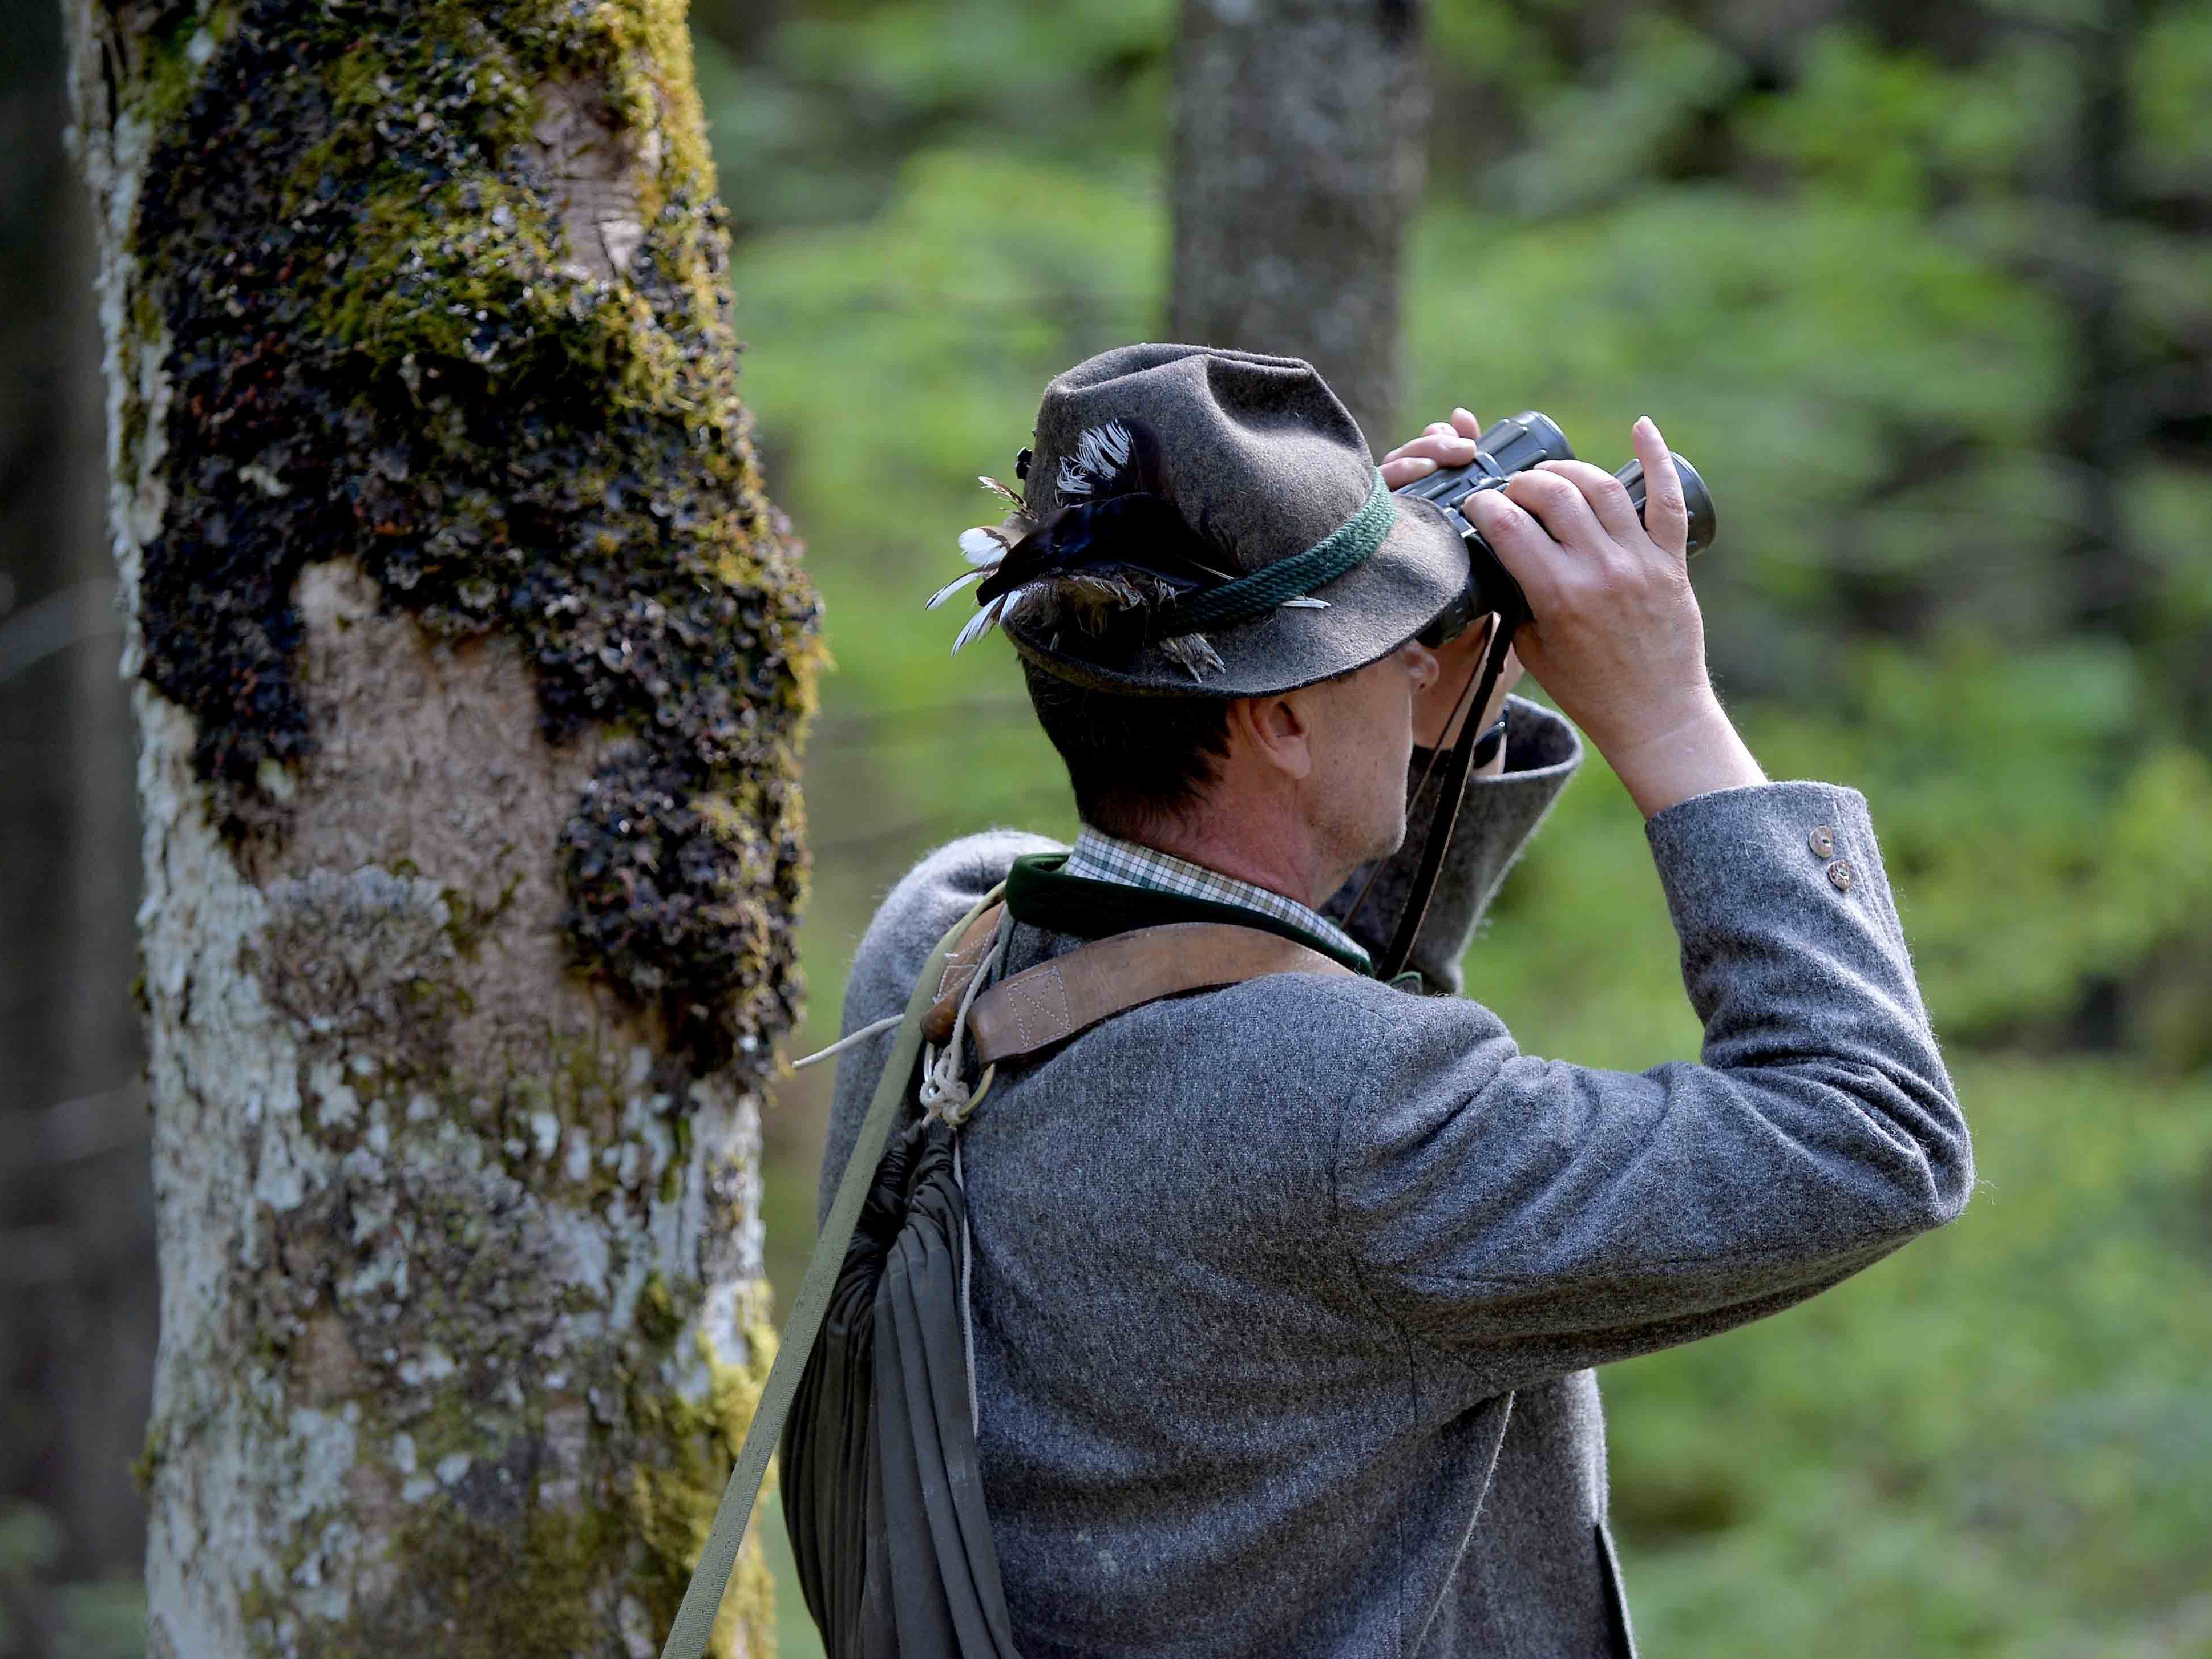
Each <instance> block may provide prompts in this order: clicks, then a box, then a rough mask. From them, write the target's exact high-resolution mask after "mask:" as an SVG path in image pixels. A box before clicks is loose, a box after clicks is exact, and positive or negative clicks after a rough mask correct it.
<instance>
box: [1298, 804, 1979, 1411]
mask: <svg viewBox="0 0 2212 1659" xmlns="http://www.w3.org/2000/svg"><path fill="white" fill-rule="evenodd" d="M1647 833H1648V835H1649V836H1650V843H1651V848H1652V852H1653V855H1654V858H1655V860H1656V863H1657V866H1658V869H1659V874H1660V878H1661V880H1662V883H1663V884H1664V886H1665V889H1666V893H1667V899H1668V907H1669V908H1670V910H1671V912H1672V915H1673V919H1674V927H1675V931H1676V932H1677V933H1678V934H1679V935H1680V940H1681V947H1682V975H1683V981H1684V984H1685V986H1686V988H1687V990H1688V992H1689V995H1690V1000H1691V1002H1692V1006H1694V1007H1695V1009H1696V1011H1697V1013H1698V1015H1699V1018H1700V1019H1702V1020H1703V1021H1704V1022H1705V1044H1704V1051H1703V1063H1702V1064H1699V1065H1690V1064H1687V1063H1675V1064H1669V1065H1663V1066H1655V1067H1654V1068H1653V1069H1651V1070H1650V1071H1648V1072H1644V1073H1619V1072H1604V1071H1595V1070H1591V1069H1589V1068H1585V1067H1583V1066H1571V1065H1567V1064H1565V1063H1562V1062H1559V1061H1555V1060H1540V1059H1538V1058H1536V1057H1535V1056H1534V1055H1531V1054H1522V1053H1521V1052H1519V1050H1518V1049H1517V1048H1516V1047H1515V1045H1514V1043H1513V1042H1512V1039H1511V1038H1510V1036H1508V1035H1507V1034H1506V1031H1505V1030H1504V1027H1503V1025H1501V1024H1499V1023H1498V1019H1497V1018H1496V1017H1495V1016H1494V1015H1492V1014H1491V1013H1489V1012H1487V1011H1486V1010H1485V1009H1482V1008H1480V1007H1479V1006H1476V1005H1474V1004H1472V1003H1468V1002H1463V1001H1458V1000H1450V1001H1445V1000H1432V999H1425V998H1418V997H1400V998H1397V999H1395V1000H1392V1001H1389V1002H1376V1003H1373V1004H1371V1005H1370V1006H1375V1007H1377V1008H1379V1009H1380V1011H1381V1018H1383V1020H1385V1021H1386V1022H1388V1021H1395V1024H1396V1027H1397V1029H1396V1030H1394V1031H1392V1032H1391V1033H1390V1034H1389V1040H1388V1041H1383V1042H1376V1043H1374V1044H1372V1045H1370V1049H1369V1053H1370V1059H1369V1061H1368V1073H1367V1086H1366V1087H1365V1089H1364V1091H1361V1092H1362V1094H1363V1097H1362V1098H1360V1099H1358V1100H1357V1101H1355V1102H1352V1103H1348V1105H1347V1109H1346V1116H1345V1118H1344V1121H1343V1126H1342V1130H1341V1133H1340V1139H1339V1145H1338V1148H1337V1192H1336V1201H1337V1205H1338V1216H1339V1221H1340V1225H1342V1226H1343V1227H1344V1228H1345V1229H1346V1231H1347V1233H1348V1234H1349V1236H1350V1237H1349V1243H1350V1244H1351V1246H1352V1255H1353V1259H1354V1261H1356V1262H1357V1263H1358V1272H1359V1274H1360V1278H1361V1279H1362V1282H1363V1283H1364V1285H1366V1287H1367V1290H1368V1292H1369V1294H1370V1295H1372V1296H1374V1297H1376V1298H1377V1299H1379V1300H1380V1301H1381V1302H1382V1303H1383V1304H1384V1307H1385V1310H1387V1311H1388V1312H1389V1315H1390V1316H1392V1317H1393V1318H1394V1319H1395V1321H1397V1322H1399V1323H1400V1324H1401V1326H1402V1327H1403V1328H1406V1329H1407V1331H1409V1332H1410V1333H1412V1334H1414V1335H1415V1336H1417V1337H1419V1338H1420V1339H1422V1340H1425V1341H1426V1342H1428V1343H1430V1344H1432V1345H1434V1346H1438V1347H1442V1348H1444V1349H1447V1350H1449V1351H1450V1352H1454V1353H1455V1354H1456V1355H1458V1356H1459V1357H1460V1358H1462V1359H1463V1360H1465V1361H1466V1362H1468V1364H1470V1365H1471V1366H1472V1367H1473V1368H1474V1370H1475V1371H1476V1373H1477V1374H1478V1376H1479V1377H1480V1380H1481V1381H1482V1383H1484V1384H1485V1386H1486V1389H1509V1388H1513V1387H1517V1386H1519V1385H1521V1384H1522V1383H1528V1382H1532V1381H1534V1380H1535V1379H1537V1378H1539V1377H1542V1376H1556V1375H1559V1374H1560V1373H1563V1372H1565V1371H1571V1370H1580V1369H1582V1368H1583V1367H1586V1366H1590V1365H1596V1364H1604V1363H1606V1362H1608V1361H1611V1360H1616V1359H1622V1358H1627V1357H1629V1356H1630V1355H1632V1354H1637V1353H1641V1352H1648V1351H1650V1350H1652V1349H1655V1348H1661V1347H1666V1346H1671V1345H1673V1344H1674V1343H1678V1342H1684V1341H1688V1340H1692V1339H1693V1338H1696V1337H1700V1336H1705V1335H1708V1334H1711V1333H1713V1332H1716V1331H1718V1330H1721V1329H1723V1328H1727V1327H1729V1326H1731V1325H1736V1324H1741V1323H1743V1322H1746V1321H1748V1320H1752V1319H1755V1318H1758V1317H1759V1316H1762V1315H1765V1314H1767V1313H1771V1312H1774V1311H1776V1310H1779V1309H1781V1308H1784V1307H1786V1306H1788V1305H1790V1304H1792V1303H1794V1302H1797V1301H1800V1300H1802V1298H1804V1297H1808V1296H1811V1295H1813V1294H1814V1292H1816V1291H1820V1290H1822V1289H1825V1288H1826V1286H1828V1285H1832V1284H1834V1283H1836V1282H1837V1281H1838V1279H1843V1278H1844V1277H1846V1276H1847V1275H1849V1274H1850V1273H1855V1272H1857V1270H1858V1269H1860V1268H1861V1267H1865V1266H1867V1265H1868V1264H1869V1263H1870V1262H1872V1261H1875V1260H1877V1259H1878V1258H1880V1257H1881V1256H1882V1255H1885V1254H1887V1252H1889V1251H1891V1250H1893V1249H1896V1248H1897V1247H1898V1246H1899V1245H1900V1244H1902V1243H1905V1241H1906V1240H1907V1239H1909V1238H1911V1237H1912V1236H1913V1235H1914V1234H1916V1233H1918V1232H1921V1231H1925V1230H1927V1229H1929V1228H1931V1227H1935V1226H1936V1225H1940V1224H1942V1223H1943V1222H1945V1221H1948V1220H1949V1219H1950V1218H1952V1217H1953V1216H1954V1215H1956V1214H1957V1213H1958V1212H1959V1211H1960V1208H1961V1207H1962V1206H1963V1205H1964V1204H1965V1202H1966V1194H1967V1190H1968V1188H1969V1187H1970V1186H1971V1185H1972V1180H1973V1162H1972V1152H1971V1150H1970V1147H1969V1145H1968V1141H1967V1135H1966V1122H1965V1120H1964V1118H1963V1117H1962V1115H1960V1109H1959V1105H1958V1102H1957V1100H1956V1099H1955V1097H1954V1094H1953V1091H1952V1086H1951V1080H1950V1078H1949V1076H1948V1074H1947V1073H1946V1072H1945V1070H1944V1067H1943V1062H1942V1057H1941V1056H1940V1054H1938V1053H1937V1050H1936V1039H1935V1036H1934V1034H1933V1033H1932V1032H1931V1030H1929V1023H1928V1016H1927V1013H1926V1011H1925V1010H1924V1009H1923V1007H1922V1006H1921V1000H1920V994H1919V991H1918V988H1917V986H1916V984H1915V983H1914V980H1913V974H1912V967H1911V960H1910V958H1909V957H1908V956H1907V955H1906V952H1905V940H1904V937H1903V935H1902V933H1900V931H1899V927H1898V921H1897V914H1896V911H1895V909H1894V908H1893V906H1892V903H1891V900H1890V893H1889V887H1888V884H1887V879H1886V878H1885V877H1884V874H1883V872H1882V867H1881V856H1880V854H1879V852H1878V851H1877V849H1876V848H1875V838H1874V831H1873V829H1872V826H1871V824H1870V823H1869V820H1868V817H1867V811H1866V803H1865V801H1864V800H1863V799H1862V798H1861V797H1860V796H1859V795H1858V794H1857V793H1856V792H1855V791H1851V790H1848V789H1840V788H1833V787H1828V786H1826V785H1822V784H1805V783H1785V784H1765V785H1761V786H1759V787H1753V788H1747V789H1733V790H1724V791H1721V792H1718V793H1713V794H1709V795H1704V796H1699V797H1696V798H1694V799H1690V800H1687V801H1685V802H1683V803H1681V804H1680V805H1676V806H1674V807H1673V808H1670V809H1669V810H1668V811H1665V812H1662V813H1661V814H1659V815H1658V816H1657V817H1655V818H1654V819H1652V820H1651V822H1650V824H1649V825H1648V826H1647ZM1377 1035H1378V1036H1381V1035H1382V1034H1381V1033H1380V1032H1378V1033H1377Z"/></svg>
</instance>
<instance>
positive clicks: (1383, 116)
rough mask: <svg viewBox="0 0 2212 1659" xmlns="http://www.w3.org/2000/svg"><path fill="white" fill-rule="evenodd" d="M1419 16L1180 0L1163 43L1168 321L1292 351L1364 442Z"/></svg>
mask: <svg viewBox="0 0 2212 1659" xmlns="http://www.w3.org/2000/svg"><path fill="white" fill-rule="evenodd" d="M1421 33H1422V31H1421V16H1420V0H1183V6H1182V40H1181V41H1180V43H1179V46H1178V47H1177V52H1176V94H1175V159H1174V166H1173V167H1172V168H1171V173H1172V177H1173V180H1174V183H1173V186H1172V189H1173V197H1174V209H1175V276H1174V291H1173V295H1172V298H1171V301H1170V319H1169V329H1170V332H1171V333H1172V334H1173V335H1174V337H1176V339H1179V340H1188V341H1192V342H1194V343H1201V344H1206V345H1218V346H1231V347H1235V348H1237V349H1241V350H1246V351H1269V352H1277V353H1281V354H1285V355H1287V356H1297V357H1304V358H1305V359H1307V360H1308V361H1309V362H1312V363H1313V364H1314V366H1315V367H1316V368H1319V369H1320V370H1321V372H1322V375H1323V377H1324V378H1325V379H1327V380H1328V383H1329V385H1330V386H1333V387H1334V388H1335V390H1336V392H1337V395H1338V396H1340V397H1341V398H1343V399H1344V400H1345V403H1346V404H1347V405H1348V406H1349V407H1350V409H1351V410H1352V416H1353V418H1354V419H1356V420H1357V421H1358V422H1359V428H1360V430H1361V431H1362V432H1364V433H1365V434H1366V435H1367V438H1368V441H1369V442H1370V444H1375V443H1377V441H1379V440H1383V438H1384V435H1385V434H1386V433H1387V432H1388V431H1389V429H1390V423H1391V422H1392V421H1394V420H1395V418H1396V416H1397V412H1398V410H1397V402H1398V312H1399V283H1400V274H1399V273H1400V266H1401V261H1402V255H1403V251H1404V246H1405V240H1406V230H1407V224H1408V223H1409V222H1410V220H1411V217H1412V215H1413V210H1414V207H1415V205H1416V204H1417V201H1418V198H1419V194H1420V187H1421V175H1422V154H1421V137H1422V133H1423V131H1424V130H1425V125H1426V121H1427V113H1428V91H1427V79H1426V76H1425V74H1424V73H1423V70H1422V65H1421V61H1420V50H1421ZM1378 447H1379V446H1378Z"/></svg>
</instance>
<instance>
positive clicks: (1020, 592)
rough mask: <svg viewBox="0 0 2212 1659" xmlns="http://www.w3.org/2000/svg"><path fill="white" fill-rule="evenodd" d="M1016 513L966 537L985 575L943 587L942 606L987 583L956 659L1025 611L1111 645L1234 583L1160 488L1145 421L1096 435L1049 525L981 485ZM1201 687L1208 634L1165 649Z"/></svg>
mask: <svg viewBox="0 0 2212 1659" xmlns="http://www.w3.org/2000/svg"><path fill="white" fill-rule="evenodd" d="M981 483H982V484H983V486H984V488H985V489H990V490H994V491H995V492H997V493H998V494H999V495H1002V496H1003V497H1005V498H1006V500H1007V501H1009V502H1010V503H1011V504H1012V507H1013V511H1012V513H1010V514H1009V515H1008V517H1007V518H1006V520H1005V521H1004V522H1003V523H1001V524H999V525H996V526H988V525H985V526H977V527H976V528H975V529H973V530H967V531H963V532H961V536H960V550H961V551H962V552H963V553H964V554H966V555H967V556H968V560H969V563H970V564H972V565H974V566H975V568H974V569H971V570H969V571H966V572H964V573H963V574H961V575H959V576H957V577H955V578H954V579H953V580H951V581H949V582H947V583H946V584H945V586H942V587H940V588H939V589H938V590H937V592H934V593H933V594H932V595H931V596H930V599H929V604H928V608H929V609H931V610H934V609H936V607H937V606H939V605H942V604H944V603H945V600H946V599H950V598H951V597H952V595H953V594H955V593H957V592H959V591H960V590H961V589H963V587H966V586H968V585H969V583H970V582H974V583H975V584H976V587H975V603H976V605H977V610H976V612H975V616H974V617H971V618H969V622H968V624H967V626H965V627H964V628H963V629H961V630H960V634H959V637H958V638H957V639H956V640H954V641H953V642H952V649H953V651H954V652H955V653H958V652H959V651H960V650H961V648H962V647H964V646H966V645H967V644H969V641H973V640H976V639H980V638H981V637H982V636H983V635H985V634H987V633H988V632H990V630H991V629H993V628H994V627H996V626H998V625H999V623H1000V622H1001V621H1003V620H1004V619H1005V618H1006V617H1009V616H1011V615H1012V614H1013V613H1014V612H1015V611H1017V610H1019V611H1021V612H1022V614H1023V615H1024V617H1031V616H1034V617H1036V618H1037V619H1038V620H1039V621H1040V622H1041V623H1042V624H1043V625H1044V626H1046V627H1048V628H1050V629H1054V630H1055V631H1056V630H1057V629H1060V628H1061V627H1064V626H1065V627H1073V628H1078V629H1081V630H1082V631H1083V632H1084V633H1085V634H1087V635H1091V636H1092V637H1094V638H1104V637H1106V636H1109V635H1112V634H1114V633H1115V632H1117V631H1119V630H1120V629H1124V628H1131V627H1133V629H1134V630H1135V632H1136V633H1137V634H1138V635H1141V633H1142V628H1143V623H1144V622H1145V621H1146V617H1148V615H1149V613H1150V612H1151V611H1152V610H1153V609H1155V608H1157V607H1158V605H1162V604H1164V603H1165V602H1166V601H1168V600H1170V599H1174V598H1176V596H1177V595H1179V594H1183V593H1188V592H1193V591H1194V590H1195V589H1198V588H1201V587H1211V586H1217V585H1218V584H1220V583H1223V582H1227V581H1231V580H1235V577H1234V574H1233V573H1232V572H1231V571H1230V570H1227V569H1225V568H1223V566H1224V564H1225V563H1226V562H1227V561H1226V560H1225V559H1224V557H1223V556H1222V555H1221V553H1220V552H1219V550H1217V549H1216V548H1215V547H1214V546H1213V545H1212V543H1211V542H1209V541H1208V540H1206V538H1204V537H1203V536H1201V535H1200V534H1199V532H1196V531H1194V530H1193V529H1192V528H1191V527H1190V526H1189V524H1188V522H1187V521H1186V520H1184V518H1183V516H1182V513H1181V512H1179V511H1178V510H1177V509H1176V507H1175V505H1174V503H1173V502H1171V501H1169V500H1168V499H1167V497H1166V496H1165V495H1164V494H1162V493H1161V490H1160V465H1159V440H1158V438H1157V437H1156V436H1155V435H1154V434H1153V432H1152V428H1150V427H1149V426H1147V425H1146V424H1145V422H1142V421H1138V420H1112V421H1107V422H1103V424H1100V425H1097V426H1094V427H1091V428H1086V429H1085V431H1084V432H1083V434H1082V435H1081V438H1080V440H1079V442H1078V443H1077V445H1076V447H1075V448H1074V450H1073V453H1069V454H1067V455H1066V456H1063V457H1062V458H1061V459H1060V468H1059V471H1058V474H1057V476H1056V477H1055V478H1054V484H1055V485H1056V487H1057V492H1058V495H1059V497H1060V501H1062V502H1063V503H1064V505H1062V506H1061V507H1059V508H1057V509H1056V510H1054V512H1052V513H1048V514H1047V515H1046V516H1045V517H1043V518H1042V519H1038V518H1036V517H1035V516H1034V515H1032V514H1031V513H1030V511H1029V507H1028V504H1027V503H1026V501H1024V499H1023V497H1021V496H1019V495H1016V494H1015V493H1014V492H1013V491H1012V490H1011V489H1007V488H1006V485H1004V484H1002V483H1000V482H999V481H998V480H997V479H995V478H991V477H985V478H983V479H981ZM1158 644H1159V645H1160V646H1161V647H1162V648H1163V649H1164V650H1165V651H1166V652H1168V653H1169V654H1170V656H1172V657H1173V658H1174V659H1175V660H1176V661H1177V662H1178V663H1179V664H1181V665H1182V667H1183V668H1184V669H1185V670H1186V671H1188V672H1189V673H1190V674H1191V676H1192V677H1193V678H1200V677H1201V676H1203V675H1204V674H1205V673H1206V672H1207V671H1209V670H1212V669H1216V668H1218V667H1219V666H1220V665H1221V659H1220V657H1219V656H1218V654H1217V653H1215V651H1214V649H1213V647H1212V645H1211V644H1210V643H1209V642H1208V641H1207V640H1206V637H1205V635H1202V634H1185V635H1178V636H1176V637H1175V638H1173V639H1168V640H1162V641H1158Z"/></svg>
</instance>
